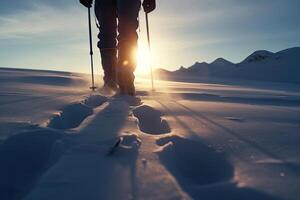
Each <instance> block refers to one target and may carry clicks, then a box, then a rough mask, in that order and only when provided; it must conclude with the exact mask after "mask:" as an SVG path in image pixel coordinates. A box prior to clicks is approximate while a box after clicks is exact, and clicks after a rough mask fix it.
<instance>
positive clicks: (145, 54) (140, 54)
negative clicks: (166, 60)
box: [136, 43, 151, 75]
mask: <svg viewBox="0 0 300 200" xmlns="http://www.w3.org/2000/svg"><path fill="white" fill-rule="evenodd" d="M136 58H137V69H136V73H137V74H143V75H145V74H149V73H150V64H151V55H150V52H149V49H148V46H147V45H146V44H143V43H139V46H138V50H137V52H136Z"/></svg>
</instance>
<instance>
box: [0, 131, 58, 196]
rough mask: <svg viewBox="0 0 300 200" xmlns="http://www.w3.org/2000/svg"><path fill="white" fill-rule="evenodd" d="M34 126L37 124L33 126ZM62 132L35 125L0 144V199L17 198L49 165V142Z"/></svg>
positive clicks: (53, 140) (52, 142) (50, 150)
mask: <svg viewBox="0 0 300 200" xmlns="http://www.w3.org/2000/svg"><path fill="white" fill-rule="evenodd" d="M34 129H37V128H34ZM62 137H63V134H62V133H60V132H57V131H53V130H48V129H37V130H32V131H28V132H23V133H19V134H16V135H13V136H11V137H9V138H8V139H7V140H5V141H4V142H3V143H2V145H1V146H0V163H1V164H0V199H1V200H12V199H13V200H16V199H21V198H22V196H24V194H25V193H26V192H28V190H30V187H31V186H32V184H34V182H35V180H36V179H37V177H38V176H39V175H41V173H43V171H45V170H46V169H47V167H49V165H50V163H49V161H50V155H51V153H52V146H53V144H54V143H55V142H56V141H57V140H59V139H62Z"/></svg>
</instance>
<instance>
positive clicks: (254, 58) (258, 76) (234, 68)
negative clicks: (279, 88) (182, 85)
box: [155, 47, 300, 84]
mask: <svg viewBox="0 0 300 200" xmlns="http://www.w3.org/2000/svg"><path fill="white" fill-rule="evenodd" d="M299 57H300V47H294V48H290V49H286V50H283V51H279V52H277V53H272V52H269V51H265V50H259V51H255V52H254V53H252V54H251V55H250V56H248V57H247V58H245V59H244V60H243V61H242V62H240V63H236V64H233V63H231V62H229V61H227V60H225V59H223V58H218V59H216V60H215V61H214V62H212V63H210V64H208V63H206V62H202V63H199V62H196V63H195V64H194V65H192V66H190V67H188V68H180V69H179V70H176V71H174V72H170V71H166V70H157V71H156V73H155V74H156V76H157V77H159V78H161V79H166V80H170V79H171V80H177V81H182V80H184V81H188V82H203V81H205V82H207V81H214V82H215V81H216V80H218V81H220V80H223V81H227V82H228V83H229V84H232V83H233V82H239V81H245V80H252V81H253V80H255V81H261V82H264V81H266V82H281V83H298V84H299V83H300V75H299V74H300V60H299Z"/></svg>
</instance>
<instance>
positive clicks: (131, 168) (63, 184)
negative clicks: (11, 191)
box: [25, 99, 138, 200]
mask: <svg viewBox="0 0 300 200" xmlns="http://www.w3.org/2000/svg"><path fill="white" fill-rule="evenodd" d="M108 103H109V104H108V106H107V107H105V108H104V109H103V110H102V111H101V112H100V113H98V114H97V115H96V116H95V117H94V118H93V119H92V121H90V122H89V124H88V125H87V126H86V127H84V128H83V130H81V131H80V133H79V134H76V135H73V136H70V138H69V140H70V141H71V142H70V143H71V144H70V146H71V147H70V148H69V150H68V151H67V152H66V153H65V154H64V155H62V156H61V158H60V160H59V161H58V162H57V163H56V164H55V165H54V166H53V167H51V168H50V169H49V170H48V171H47V172H46V173H45V174H44V175H43V176H42V177H41V178H40V181H39V182H38V184H37V185H36V187H35V189H34V190H33V191H31V192H30V193H29V194H28V195H27V197H26V198H25V199H27V200H28V199H40V198H43V199H58V198H60V199H73V200H81V199H89V200H98V199H127V198H128V193H126V194H124V188H127V189H125V191H128V190H129V191H131V195H132V198H133V199H136V186H137V185H136V183H135V174H136V168H135V166H136V158H137V155H138V150H137V149H135V150H134V149H133V150H130V149H129V150H126V149H121V150H120V149H118V150H117V151H116V152H115V153H114V154H113V155H111V156H109V155H107V153H108V150H109V147H111V146H112V145H113V143H114V141H115V138H116V137H117V136H118V135H119V131H120V130H121V128H122V127H123V125H124V123H125V121H126V119H127V117H128V114H129V105H128V104H127V103H125V102H124V101H123V102H122V101H119V100H118V99H115V100H114V99H113V100H111V101H109V102H108ZM132 141H134V140H133V139H132V138H131V139H130V138H129V139H128V138H127V140H126V141H124V143H128V144H131V143H132ZM128 144H127V145H128ZM78 188H80V189H78ZM112 188H113V189H114V191H112ZM128 188H129V189H128ZM118 189H120V190H118ZM70 191H71V192H70Z"/></svg>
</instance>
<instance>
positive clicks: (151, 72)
mask: <svg viewBox="0 0 300 200" xmlns="http://www.w3.org/2000/svg"><path fill="white" fill-rule="evenodd" d="M145 15H146V29H147V40H148V49H149V66H150V75H151V85H152V91H154V80H153V70H152V65H151V45H150V33H149V20H148V13H147V12H145Z"/></svg>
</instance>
